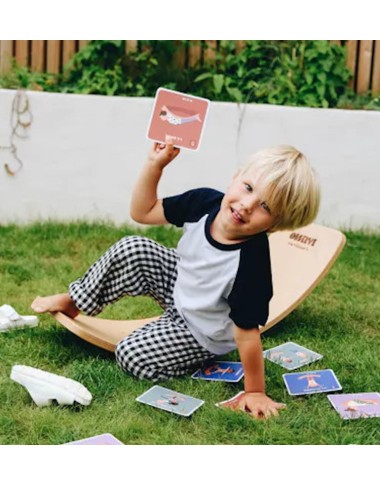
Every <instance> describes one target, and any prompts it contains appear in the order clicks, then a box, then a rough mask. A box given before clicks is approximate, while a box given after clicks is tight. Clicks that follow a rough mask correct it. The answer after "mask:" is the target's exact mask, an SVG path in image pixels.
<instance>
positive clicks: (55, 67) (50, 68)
mask: <svg viewBox="0 0 380 485" xmlns="http://www.w3.org/2000/svg"><path fill="white" fill-rule="evenodd" d="M60 70H61V41H60V40H48V41H47V59H46V71H47V72H51V73H54V74H58V73H59V72H60Z"/></svg>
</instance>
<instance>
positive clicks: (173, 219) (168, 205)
mask: <svg viewBox="0 0 380 485" xmlns="http://www.w3.org/2000/svg"><path fill="white" fill-rule="evenodd" d="M222 198H223V193H222V192H219V191H218V190H214V189H208V188H201V189H194V190H189V191H188V192H184V193H183V194H180V195H175V196H173V197H165V198H164V199H163V200H162V203H163V207H164V214H165V218H166V220H167V221H168V222H170V223H171V224H174V225H175V226H177V227H182V226H183V225H184V224H185V222H196V221H199V219H201V218H202V217H203V216H204V215H205V214H208V213H209V212H210V211H211V210H212V209H213V208H215V207H216V206H218V205H220V202H221V201H222Z"/></svg>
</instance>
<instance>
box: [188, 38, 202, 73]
mask: <svg viewBox="0 0 380 485" xmlns="http://www.w3.org/2000/svg"><path fill="white" fill-rule="evenodd" d="M201 59H202V45H201V41H200V40H191V41H190V45H189V66H190V67H195V66H197V65H198V64H200V62H201Z"/></svg>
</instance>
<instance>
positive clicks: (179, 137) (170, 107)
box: [147, 88, 210, 150]
mask: <svg viewBox="0 0 380 485" xmlns="http://www.w3.org/2000/svg"><path fill="white" fill-rule="evenodd" d="M209 105H210V101H209V100H208V99H205V98H199V97H198V96H192V95H190V94H185V93H180V92H178V91H172V90H170V89H165V88H159V89H158V90H157V92H156V97H155V100H154V105H153V110H152V114H151V118H150V122H149V128H148V133H147V137H148V138H149V139H150V140H153V141H157V142H161V143H165V138H166V136H170V137H172V138H173V142H174V146H176V147H179V148H187V149H189V150H198V148H199V145H200V142H201V137H202V133H203V130H204V126H205V122H206V118H207V113H208V108H209Z"/></svg>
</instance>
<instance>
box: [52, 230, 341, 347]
mask: <svg viewBox="0 0 380 485" xmlns="http://www.w3.org/2000/svg"><path fill="white" fill-rule="evenodd" d="M345 243H346V237H345V235H344V234H343V233H342V232H340V231H338V230H336V229H331V228H328V227H324V226H321V225H318V224H310V225H308V226H305V227H303V228H301V229H297V230H295V231H279V232H275V233H273V234H271V235H270V236H269V245H270V253H271V261H272V278H273V293H274V296H273V298H272V300H271V302H270V305H269V317H268V321H267V323H266V325H265V326H264V327H260V331H261V332H265V331H267V330H268V329H270V328H271V327H273V326H274V325H276V324H277V323H278V322H280V321H281V320H283V319H284V318H285V317H286V316H287V315H288V314H289V313H290V312H292V311H293V310H294V309H295V308H296V307H297V306H298V305H299V304H300V303H301V302H302V301H303V300H304V299H305V298H306V297H307V296H308V295H309V294H310V293H311V292H312V291H313V289H314V288H315V287H316V286H317V285H318V283H319V282H320V281H321V280H322V279H323V278H324V277H325V276H326V274H327V273H328V271H329V270H330V268H331V266H332V265H333V264H334V262H335V260H336V259H337V257H338V256H339V254H340V253H341V251H342V249H343V247H344V245H345ZM52 315H53V317H54V318H55V319H56V320H57V321H58V322H59V323H60V324H62V325H63V326H64V327H66V328H67V329H68V330H70V332H73V333H74V334H75V335H77V336H78V337H80V338H82V339H84V340H86V341H87V342H90V343H91V344H94V345H96V346H98V347H101V348H103V349H106V350H109V351H111V352H113V351H114V350H115V347H116V344H117V343H118V342H119V341H120V340H121V339H123V338H124V337H126V336H128V335H129V334H131V333H132V332H133V331H134V330H136V329H138V328H140V327H142V326H143V325H145V324H147V323H149V322H151V321H153V320H156V319H157V318H159V316H156V317H152V318H144V319H141V320H106V319H103V318H98V317H88V316H85V315H78V316H77V317H76V318H70V317H68V316H67V315H64V314H63V313H60V312H56V313H52Z"/></svg>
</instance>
